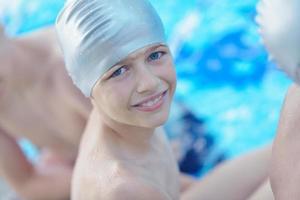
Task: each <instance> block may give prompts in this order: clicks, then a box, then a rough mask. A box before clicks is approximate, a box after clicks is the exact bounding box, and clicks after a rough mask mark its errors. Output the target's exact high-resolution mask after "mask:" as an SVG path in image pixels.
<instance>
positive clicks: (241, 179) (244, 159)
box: [181, 145, 271, 200]
mask: <svg viewBox="0 0 300 200" xmlns="http://www.w3.org/2000/svg"><path fill="white" fill-rule="evenodd" d="M270 157H271V146H270V145H268V146H266V147H263V148H260V149H257V150H255V151H251V152H249V153H247V154H245V155H243V156H240V157H237V158H235V159H233V160H230V161H226V162H225V163H223V164H221V165H220V166H218V167H217V168H216V169H214V170H213V171H212V172H210V173H209V174H208V175H206V176H205V177H204V178H203V179H201V180H200V181H198V183H196V184H194V185H193V186H191V187H190V188H189V189H188V190H186V192H184V193H183V194H182V196H181V197H182V200H198V199H205V200H219V199H223V200H245V199H247V198H249V197H250V196H251V195H252V194H253V193H254V192H255V191H256V190H257V189H258V188H259V186H261V185H262V183H263V182H264V181H265V180H266V179H267V178H268V171H269V162H270Z"/></svg>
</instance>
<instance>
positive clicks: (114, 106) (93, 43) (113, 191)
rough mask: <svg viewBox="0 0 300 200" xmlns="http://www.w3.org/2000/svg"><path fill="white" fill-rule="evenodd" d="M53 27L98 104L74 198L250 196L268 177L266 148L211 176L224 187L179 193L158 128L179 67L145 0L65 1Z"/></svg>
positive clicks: (78, 80)
mask: <svg viewBox="0 0 300 200" xmlns="http://www.w3.org/2000/svg"><path fill="white" fill-rule="evenodd" d="M56 28H57V33H58V38H59V40H60V44H61V47H62V50H63V54H64V58H65V63H66V67H67V71H68V72H69V74H70V76H71V78H72V80H73V82H74V84H75V85H76V86H77V87H78V88H79V89H80V90H81V91H82V93H84V94H85V95H86V96H88V97H90V99H91V101H92V104H93V106H94V108H93V111H92V113H91V115H90V119H89V122H88V125H87V127H86V129H85V133H84V135H83V138H82V141H81V145H80V152H79V156H78V159H77V162H76V166H75V171H74V174H73V181H72V195H71V196H72V199H73V200H96V199H108V200H115V199H116V200H119V199H130V200H138V199H143V200H148V199H149V200H153V199H155V200H176V199H179V198H181V199H230V200H234V199H245V198H248V197H249V196H250V195H251V194H252V193H253V192H254V191H255V190H256V189H257V188H258V186H259V185H260V184H262V183H263V181H264V180H265V179H266V174H267V163H268V157H269V149H268V148H267V149H264V150H259V151H257V152H256V153H254V154H249V155H247V156H246V159H238V160H236V162H234V163H231V164H228V165H226V166H225V168H222V169H221V170H219V173H215V175H211V176H210V177H209V180H211V181H213V182H214V181H215V183H216V184H215V186H220V185H221V186H222V188H216V187H214V184H212V183H211V182H210V181H208V182H205V181H204V182H203V183H202V182H199V183H197V184H195V186H190V187H189V188H186V190H185V191H186V192H184V193H180V187H181V184H180V179H179V172H178V168H177V164H176V161H175V159H174V157H173V154H172V152H171V149H170V147H169V144H168V142H167V139H166V137H165V135H164V133H163V130H162V129H161V128H160V126H161V125H163V124H164V122H165V121H166V120H167V118H168V115H169V109H170V105H171V101H172V97H173V94H174V91H175V87H176V75H175V71H174V66H173V59H172V56H171V53H170V50H169V48H168V46H167V44H166V39H165V35H164V28H163V25H162V23H161V20H160V18H159V16H158V15H157V13H156V12H155V10H154V9H153V7H152V6H151V4H150V3H149V2H148V1H147V0H122V1H120V0H89V1H86V0H72V1H68V2H67V4H66V5H65V7H64V9H63V10H62V12H61V13H60V15H59V17H58V19H57V24H56ZM235 166H240V168H239V170H238V168H237V167H235ZM247 169H248V170H249V173H248V174H244V173H245V170H247ZM251 172H252V173H251ZM242 175H244V176H242ZM243 179H244V180H245V181H243ZM229 181H230V183H228V182H229ZM200 186H203V187H202V188H204V190H203V189H201V187H200ZM196 187H198V189H196ZM206 189H208V190H206ZM216 190H217V191H216ZM218 191H220V193H218Z"/></svg>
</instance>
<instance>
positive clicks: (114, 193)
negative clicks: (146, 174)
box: [107, 177, 170, 200]
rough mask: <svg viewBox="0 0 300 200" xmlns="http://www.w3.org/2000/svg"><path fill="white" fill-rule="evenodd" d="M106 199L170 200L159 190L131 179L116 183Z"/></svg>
mask: <svg viewBox="0 0 300 200" xmlns="http://www.w3.org/2000/svg"><path fill="white" fill-rule="evenodd" d="M107 199H108V200H119V199H131V200H140V199H143V200H153V199H155V200H170V198H168V197H167V196H166V195H165V194H164V193H163V192H162V191H160V190H159V188H156V187H155V186H153V185H151V184H149V183H146V182H144V181H141V180H138V179H136V178H132V177H131V178H125V179H122V180H119V181H117V182H116V184H115V185H114V187H113V188H111V190H110V191H109V193H108V196H107Z"/></svg>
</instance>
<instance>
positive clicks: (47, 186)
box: [0, 27, 91, 200]
mask: <svg viewBox="0 0 300 200" xmlns="http://www.w3.org/2000/svg"><path fill="white" fill-rule="evenodd" d="M90 110H91V104H90V101H89V100H88V99H87V98H85V97H84V96H83V95H82V94H81V92H80V91H79V90H78V89H77V88H76V87H74V85H73V83H72V81H71V79H70V78H69V76H68V75H67V73H66V71H65V67H64V63H63V59H62V56H61V52H60V50H59V48H58V46H57V41H56V37H55V32H54V30H53V29H44V30H42V31H37V32H35V33H31V34H30V35H28V36H23V37H20V38H15V39H12V38H9V37H6V35H5V34H4V31H3V30H2V27H1V35H0V176H1V177H2V178H4V179H5V181H6V182H7V183H8V184H9V185H10V186H11V188H12V189H14V190H15V191H16V192H17V193H18V195H19V196H20V197H22V198H24V199H30V200H34V199H37V200H41V199H49V200H50V199H57V200H58V199H68V197H69V190H70V189H69V188H70V179H71V174H72V168H73V165H74V162H75V159H76V156H77V152H78V146H79V142H80V138H81V135H82V132H83V130H84V127H85V123H86V120H87V118H88V115H89V113H90ZM22 138H26V139H28V140H30V141H31V142H32V143H33V144H35V145H36V146H37V147H38V148H39V149H40V150H41V157H40V158H39V160H38V162H37V165H32V163H31V162H29V161H28V160H27V159H26V157H25V155H24V154H23V152H22V151H21V149H20V147H19V145H18V140H19V139H22Z"/></svg>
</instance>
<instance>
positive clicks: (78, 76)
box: [56, 0, 166, 96]
mask: <svg viewBox="0 0 300 200" xmlns="http://www.w3.org/2000/svg"><path fill="white" fill-rule="evenodd" d="M56 30H57V34H58V40H59V42H60V45H61V48H62V51H63V54H64V59H65V64H66V68H67V71H68V73H69V75H70V76H71V78H72V80H73V82H74V84H75V85H76V86H77V87H78V88H79V89H80V90H81V91H82V92H83V93H84V95H85V96H90V95H91V91H92V88H93V86H94V85H95V83H96V82H97V80H98V79H99V78H100V77H101V76H102V75H103V74H104V73H105V72H106V71H107V70H108V69H110V68H111V67H113V66H114V65H115V64H117V63H118V62H120V61H121V60H123V59H125V58H126V57H127V56H128V55H129V54H131V53H133V52H134V51H136V50H138V49H140V48H143V47H145V46H147V45H151V44H156V43H163V44H164V43H166V39H165V33H164V28H163V25H162V22H161V19H160V17H159V16H158V14H157V13H156V11H155V10H154V8H153V7H152V5H151V4H150V3H149V2H148V1H147V0H68V1H67V3H66V5H65V6H64V8H63V10H62V11H61V13H60V14H59V16H58V18H57V21H56Z"/></svg>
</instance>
